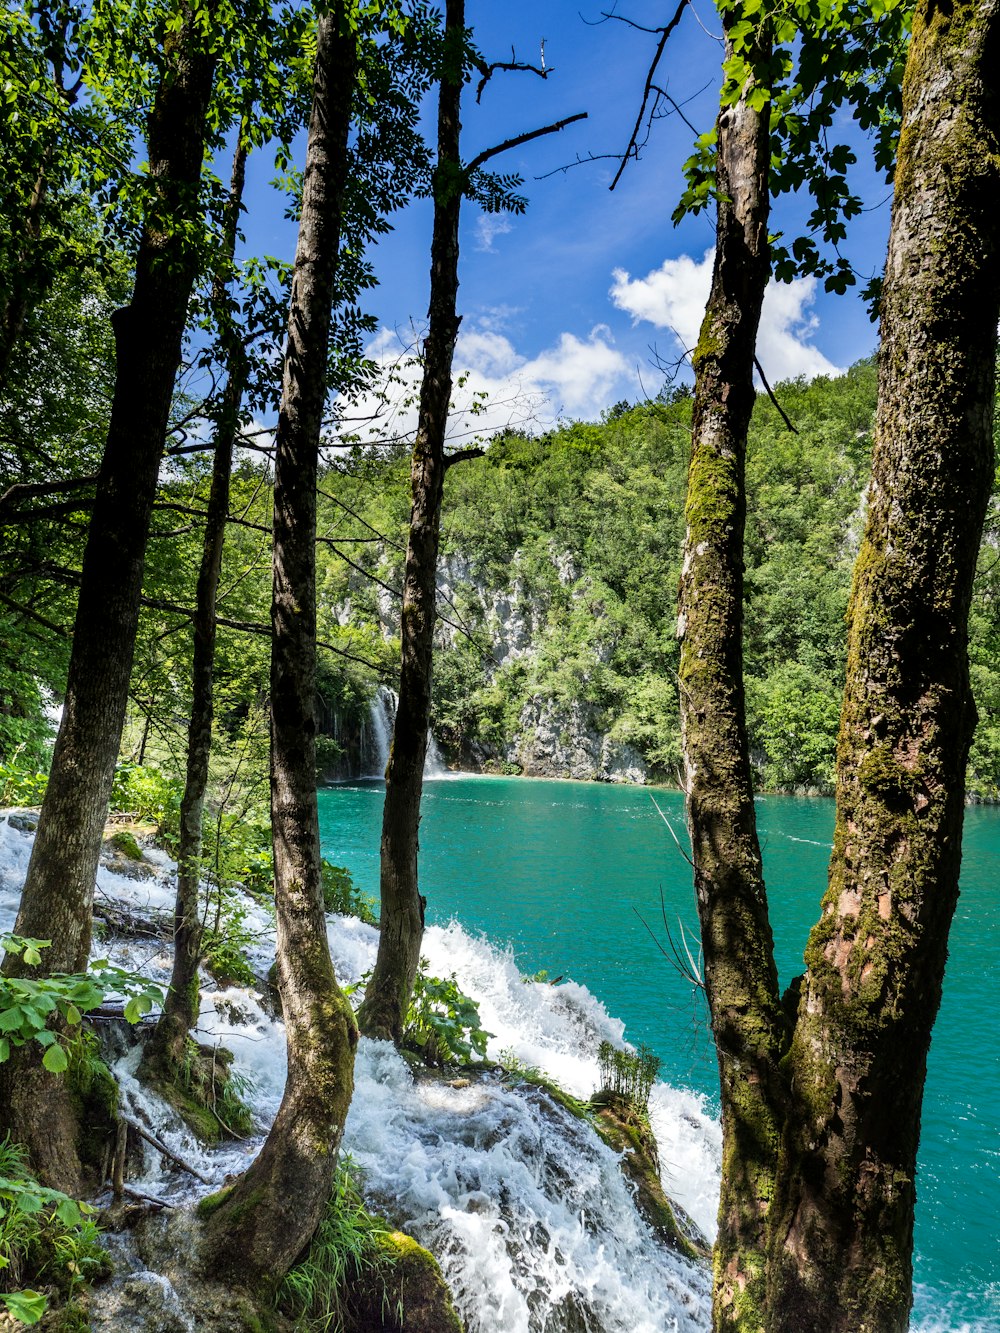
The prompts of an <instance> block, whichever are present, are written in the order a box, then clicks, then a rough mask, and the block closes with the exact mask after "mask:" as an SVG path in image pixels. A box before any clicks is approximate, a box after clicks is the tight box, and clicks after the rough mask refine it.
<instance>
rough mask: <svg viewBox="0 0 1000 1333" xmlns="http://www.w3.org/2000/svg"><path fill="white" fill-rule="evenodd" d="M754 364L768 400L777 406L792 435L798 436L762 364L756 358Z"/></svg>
mask: <svg viewBox="0 0 1000 1333" xmlns="http://www.w3.org/2000/svg"><path fill="white" fill-rule="evenodd" d="M753 363H754V366H755V367H756V369H757V374H758V375H759V376H760V382H761V384H763V386H764V388H765V389H766V390H767V396H768V398H770V400H771V402H772V403H773V404H774V405H775V407H776V408H777V409H778V415H779V416H780V417H781V419H782V421H783V422H784V423H785V425H786V426H787V427H788V429H789V430H790V431H791V432H792V434H793V435H798V433H799V432H798V429H797V427H795V426H793V425H792V423H791V421H790V420H789V419H788V413H787V412H786V411H785V409H784V408H783V407H782V406H781V404H780V403H779V402H778V400H777V398H775V396H774V390H773V389H772V388H771V386H770V384H768V382H767V376H766V375H765V374H764V371H763V370H762V368H761V364H760V362H759V361H758V360H757V358H756V357H754V359H753Z"/></svg>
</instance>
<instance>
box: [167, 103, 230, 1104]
mask: <svg viewBox="0 0 1000 1333" xmlns="http://www.w3.org/2000/svg"><path fill="white" fill-rule="evenodd" d="M245 128H246V124H245V121H244V123H243V124H241V126H240V132H239V135H238V138H237V144H236V151H235V154H234V157H233V172H232V179H231V182H230V186H229V205H228V214H227V218H226V251H227V253H226V255H225V257H224V258H225V263H226V264H227V265H230V264H231V263H232V260H233V257H234V254H235V251H236V234H237V229H238V226H239V215H240V208H241V204H242V200H243V186H244V183H245V180H246V162H247V139H246V134H245ZM214 297H215V305H216V307H217V309H219V310H220V312H222V311H223V308H224V305H225V299H226V294H225V279H224V278H221V279H219V280H217V282H216V290H215V293H214ZM224 320H225V315H224V314H220V328H222V327H224ZM227 341H228V350H227V354H226V363H227V365H226V368H227V380H226V389H225V393H224V395H223V400H222V410H221V413H220V416H219V420H218V422H217V425H216V431H215V451H214V458H213V463H212V483H211V488H210V490H209V496H208V506H207V510H206V516H205V533H204V538H203V541H202V554H201V568H200V570H199V573H198V586H197V590H196V594H195V614H194V622H193V627H192V628H193V631H194V654H193V661H192V665H191V721H190V726H189V728H188V748H187V771H186V774H185V779H184V793H183V795H182V797H181V808H180V846H179V848H178V854H177V901H176V905H175V908H174V964H173V970H172V973H171V977H170V987H169V989H168V991H167V996H166V1000H165V1002H164V1006H163V1012H162V1013H161V1015H160V1018H159V1021H158V1022H157V1025H156V1029H155V1031H154V1033H153V1035H152V1036H151V1037H150V1039H149V1042H148V1043H147V1046H146V1051H145V1053H144V1057H143V1060H144V1064H145V1065H146V1066H147V1068H149V1069H150V1070H152V1069H154V1068H155V1069H156V1072H157V1073H158V1074H159V1075H160V1076H161V1077H167V1078H169V1079H175V1078H176V1077H177V1074H178V1072H179V1070H180V1069H181V1067H182V1065H183V1062H184V1053H185V1044H186V1042H187V1036H188V1033H189V1032H190V1030H191V1028H193V1027H194V1025H195V1023H196V1022H197V1021H198V1010H199V987H198V964H199V962H200V960H201V938H202V927H201V914H200V911H199V906H200V903H199V895H198V886H199V884H200V883H201V849H202V815H203V812H204V809H205V790H206V788H207V786H208V764H209V758H210V756H211V752H212V719H213V713H214V697H213V695H214V689H213V685H214V675H215V638H216V615H215V601H216V596H217V594H218V591H219V577H220V574H221V572H222V554H223V547H224V545H225V540H226V523H227V521H228V519H229V485H230V479H231V476H232V468H233V449H234V447H235V444H236V433H237V430H238V429H239V421H240V408H241V405H242V402H243V391H244V388H245V387H246V375H247V371H246V356H245V353H244V350H243V345H242V343H241V342H240V340H239V338H238V337H237V336H236V331H235V330H233V329H229V330H228V337H227Z"/></svg>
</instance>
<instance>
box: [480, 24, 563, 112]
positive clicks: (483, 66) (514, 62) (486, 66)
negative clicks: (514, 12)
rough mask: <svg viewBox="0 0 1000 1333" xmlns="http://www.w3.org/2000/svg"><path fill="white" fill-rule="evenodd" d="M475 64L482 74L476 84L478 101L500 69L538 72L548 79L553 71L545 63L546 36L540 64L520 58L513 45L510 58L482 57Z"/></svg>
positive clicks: (513, 71)
mask: <svg viewBox="0 0 1000 1333" xmlns="http://www.w3.org/2000/svg"><path fill="white" fill-rule="evenodd" d="M474 64H475V66H476V69H477V70H479V73H480V75H481V77H480V80H479V83H478V84H477V85H476V102H477V103H478V102H479V101H480V99H481V98H482V95H483V89H484V88H485V87H486V85H487V84H488V83H489V81H490V79H492V77H493V75H494V74H496V73H497V71H498V70H503V71H504V73H524V74H537V75H538V77H539V78H540V79H547V78H548V77H549V75H550V74H551V73H552V69H551V68H550V67H548V66H547V65H546V64H545V38H544V37H543V38H542V53H541V64H540V65H531V64H529V63H528V62H527V61H524V60H518V58H517V55H516V53H515V51H514V48H513V47H511V48H510V59H509V60H493V61H490V62H487V61H485V60H482V59H480V60H476V61H474Z"/></svg>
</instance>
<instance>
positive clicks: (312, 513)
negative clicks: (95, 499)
mask: <svg viewBox="0 0 1000 1333" xmlns="http://www.w3.org/2000/svg"><path fill="white" fill-rule="evenodd" d="M349 9H350V6H348V5H347V4H345V3H340V4H338V5H336V6H335V7H334V9H333V10H332V12H331V13H329V14H327V15H324V16H323V17H321V18H320V20H319V23H318V26H317V50H316V67H315V74H314V85H313V107H312V114H311V116H310V121H309V139H308V147H307V150H306V168H305V179H304V188H303V196H302V215H301V220H300V223H299V238H298V246H297V249H296V255H295V271H294V275H293V279H292V294H291V304H290V309H289V317H288V343H287V347H286V351H285V367H284V379H283V384H282V402H281V411H280V414H279V418H278V430H277V439H276V445H275V464H274V469H275V471H274V593H273V600H272V608H271V619H272V630H273V639H272V652H271V821H272V828H273V835H274V870H275V909H276V917H277V934H278V942H277V961H278V984H279V988H280V991H281V1000H282V1008H283V1013H284V1019H285V1028H286V1034H287V1042H288V1077H287V1081H286V1084H285V1093H284V1097H283V1099H282V1102H281V1106H280V1108H279V1110H278V1115H277V1118H276V1119H275V1122H274V1124H273V1126H272V1127H271V1132H270V1134H269V1135H268V1137H267V1140H266V1142H265V1144H264V1146H263V1148H262V1149H261V1152H260V1155H259V1156H258V1158H257V1159H256V1161H255V1162H254V1163H253V1165H252V1166H251V1167H250V1169H249V1170H248V1171H247V1172H246V1173H245V1174H244V1175H243V1176H242V1177H241V1178H240V1179H239V1180H238V1181H237V1183H236V1185H235V1186H234V1187H233V1188H232V1190H231V1191H229V1192H228V1193H227V1194H226V1195H225V1196H224V1197H223V1198H222V1199H221V1201H220V1202H219V1203H218V1206H217V1207H216V1208H215V1209H214V1211H213V1212H212V1214H211V1217H210V1219H209V1222H208V1242H209V1253H210V1263H211V1265H212V1267H213V1269H214V1270H215V1271H216V1272H219V1273H220V1274H223V1275H225V1276H226V1277H227V1278H229V1279H230V1280H233V1281H236V1282H238V1283H241V1284H243V1285H248V1286H250V1287H252V1288H256V1289H258V1290H272V1289H273V1288H274V1287H275V1286H276V1285H277V1283H278V1282H280V1280H281V1278H282V1277H283V1275H284V1274H285V1272H287V1270H288V1268H289V1267H290V1266H291V1264H292V1263H293V1262H294V1260H295V1259H296V1257H297V1256H298V1255H299V1254H300V1252H301V1251H302V1249H303V1248H304V1247H305V1245H306V1244H307V1243H308V1242H309V1240H310V1238H311V1237H312V1235H313V1233H314V1231H315V1230H316V1227H317V1225H318V1223H319V1219H320V1217H321V1215H322V1212H323V1209H324V1208H325V1206H326V1204H327V1201H328V1199H329V1196H330V1188H331V1183H332V1179H333V1171H334V1167H335V1165H336V1160H337V1150H338V1148H339V1146H340V1140H341V1137H342V1134H343V1129H344V1121H345V1119H346V1117H347V1109H348V1106H349V1105H350V1100H351V1093H352V1092H353V1087H354V1077H353V1074H354V1048H355V1046H356V1044H357V1028H356V1026H355V1023H354V1017H353V1014H352V1012H351V1007H350V1005H349V1004H348V1002H347V999H346V998H345V997H344V995H343V994H342V993H341V991H340V989H339V988H338V986H337V982H336V979H335V977H334V972H333V964H332V962H331V960H330V950H329V945H328V943H327V936H326V917H325V915H324V911H323V892H322V884H321V879H320V858H319V821H318V814H317V804H316V719H315V698H316V689H315V681H316V565H315V535H316V481H317V471H318V460H319V443H320V428H321V424H322V418H323V407H324V403H325V401H326V390H327V377H326V370H327V353H328V346H329V334H330V316H331V312H332V308H333V295H334V277H335V273H336V262H337V250H338V246H339V240H340V222H341V212H342V208H343V198H344V192H345V188H346V173H347V139H348V131H349V129H350V121H351V102H352V96H353V91H354V84H355V78H356V64H357V48H356V38H355V35H354V33H353V32H352V29H351V24H350V17H351V15H350V13H349Z"/></svg>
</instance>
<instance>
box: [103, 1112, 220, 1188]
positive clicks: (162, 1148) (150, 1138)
mask: <svg viewBox="0 0 1000 1333" xmlns="http://www.w3.org/2000/svg"><path fill="white" fill-rule="evenodd" d="M122 1120H123V1121H124V1122H125V1124H126V1125H127V1126H128V1127H129V1129H131V1130H134V1131H135V1133H136V1134H138V1135H139V1137H140V1139H145V1141H146V1142H147V1143H148V1144H149V1145H150V1147H152V1148H155V1149H156V1151H157V1152H158V1153H161V1154H162V1155H163V1156H164V1157H165V1158H166V1159H167V1161H168V1162H173V1164H174V1166H178V1167H180V1169H181V1170H182V1171H186V1172H187V1173H188V1175H189V1176H194V1178H195V1180H200V1181H201V1183H202V1184H203V1185H212V1184H214V1181H212V1180H210V1179H209V1178H208V1176H205V1175H202V1173H201V1172H200V1171H199V1170H197V1169H196V1168H195V1167H193V1166H192V1165H191V1164H190V1162H185V1160H184V1158H183V1157H178V1156H177V1154H176V1153H175V1152H172V1151H171V1149H170V1148H168V1147H167V1145H166V1144H165V1143H161V1142H160V1140H159V1139H158V1138H157V1137H156V1135H155V1134H150V1132H149V1130H147V1129H143V1127H142V1125H140V1124H139V1123H138V1121H136V1120H130V1119H129V1117H128V1116H124V1115H123V1116H122Z"/></svg>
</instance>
